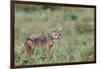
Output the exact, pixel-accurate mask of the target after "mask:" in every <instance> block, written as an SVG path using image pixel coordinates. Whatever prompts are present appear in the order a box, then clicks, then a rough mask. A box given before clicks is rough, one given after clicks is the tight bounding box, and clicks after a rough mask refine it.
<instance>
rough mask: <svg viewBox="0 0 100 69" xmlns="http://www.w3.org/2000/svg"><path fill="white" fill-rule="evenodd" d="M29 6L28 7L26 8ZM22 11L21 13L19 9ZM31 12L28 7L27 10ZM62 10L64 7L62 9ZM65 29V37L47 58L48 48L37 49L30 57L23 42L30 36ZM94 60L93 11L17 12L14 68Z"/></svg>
mask: <svg viewBox="0 0 100 69" xmlns="http://www.w3.org/2000/svg"><path fill="white" fill-rule="evenodd" d="M26 6H27V5H26ZM19 8H20V9H21V7H20V5H19ZM28 8H29V7H28ZM59 8H62V7H59ZM55 27H62V28H63V30H62V36H61V39H60V40H57V41H56V42H55V44H54V46H53V48H52V54H51V55H50V56H48V55H47V50H46V47H45V46H38V47H37V48H36V49H35V52H34V55H32V56H31V57H29V56H28V55H27V53H26V50H25V47H24V42H25V38H26V37H27V35H28V33H31V34H33V35H34V34H35V35H36V34H38V33H41V32H46V33H48V32H51V31H52V28H55ZM93 60H94V9H92V8H73V7H66V8H64V10H63V9H62V10H60V9H56V8H55V9H54V10H51V9H42V8H41V9H40V10H38V9H37V10H35V11H34V10H31V12H30V11H25V10H18V8H17V7H16V10H15V64H16V65H28V64H29V65H32V64H50V63H64V62H67V63H70V62H83V61H93Z"/></svg>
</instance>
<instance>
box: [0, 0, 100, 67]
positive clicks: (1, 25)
mask: <svg viewBox="0 0 100 69" xmlns="http://www.w3.org/2000/svg"><path fill="white" fill-rule="evenodd" d="M24 1H26V0H24ZM27 1H29V0H27ZM30 1H36V2H37V1H38V2H40V1H42V2H54V3H69V4H86V5H96V6H97V63H96V64H84V65H65V66H51V67H39V68H36V69H99V67H100V54H99V53H100V36H99V35H100V31H99V30H100V27H99V26H100V4H99V3H100V2H99V0H30ZM9 66H10V0H0V69H9V68H10V67H9ZM32 69H35V68H32Z"/></svg>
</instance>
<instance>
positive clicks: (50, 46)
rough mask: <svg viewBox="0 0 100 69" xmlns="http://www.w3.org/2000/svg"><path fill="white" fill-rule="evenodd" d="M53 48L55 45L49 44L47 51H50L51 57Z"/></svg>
mask: <svg viewBox="0 0 100 69" xmlns="http://www.w3.org/2000/svg"><path fill="white" fill-rule="evenodd" d="M52 46H53V44H47V51H48V54H49V55H50V54H51V49H52Z"/></svg>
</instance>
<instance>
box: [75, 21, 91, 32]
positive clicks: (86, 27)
mask: <svg viewBox="0 0 100 69" xmlns="http://www.w3.org/2000/svg"><path fill="white" fill-rule="evenodd" d="M75 30H76V31H77V32H78V33H80V34H82V33H89V32H92V31H93V27H92V25H91V24H89V23H86V22H84V23H83V22H82V23H81V22H77V23H75Z"/></svg>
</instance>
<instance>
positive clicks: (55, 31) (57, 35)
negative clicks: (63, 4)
mask: <svg viewBox="0 0 100 69" xmlns="http://www.w3.org/2000/svg"><path fill="white" fill-rule="evenodd" d="M61 31H62V28H59V29H53V33H52V37H53V39H59V38H60V36H61Z"/></svg>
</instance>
